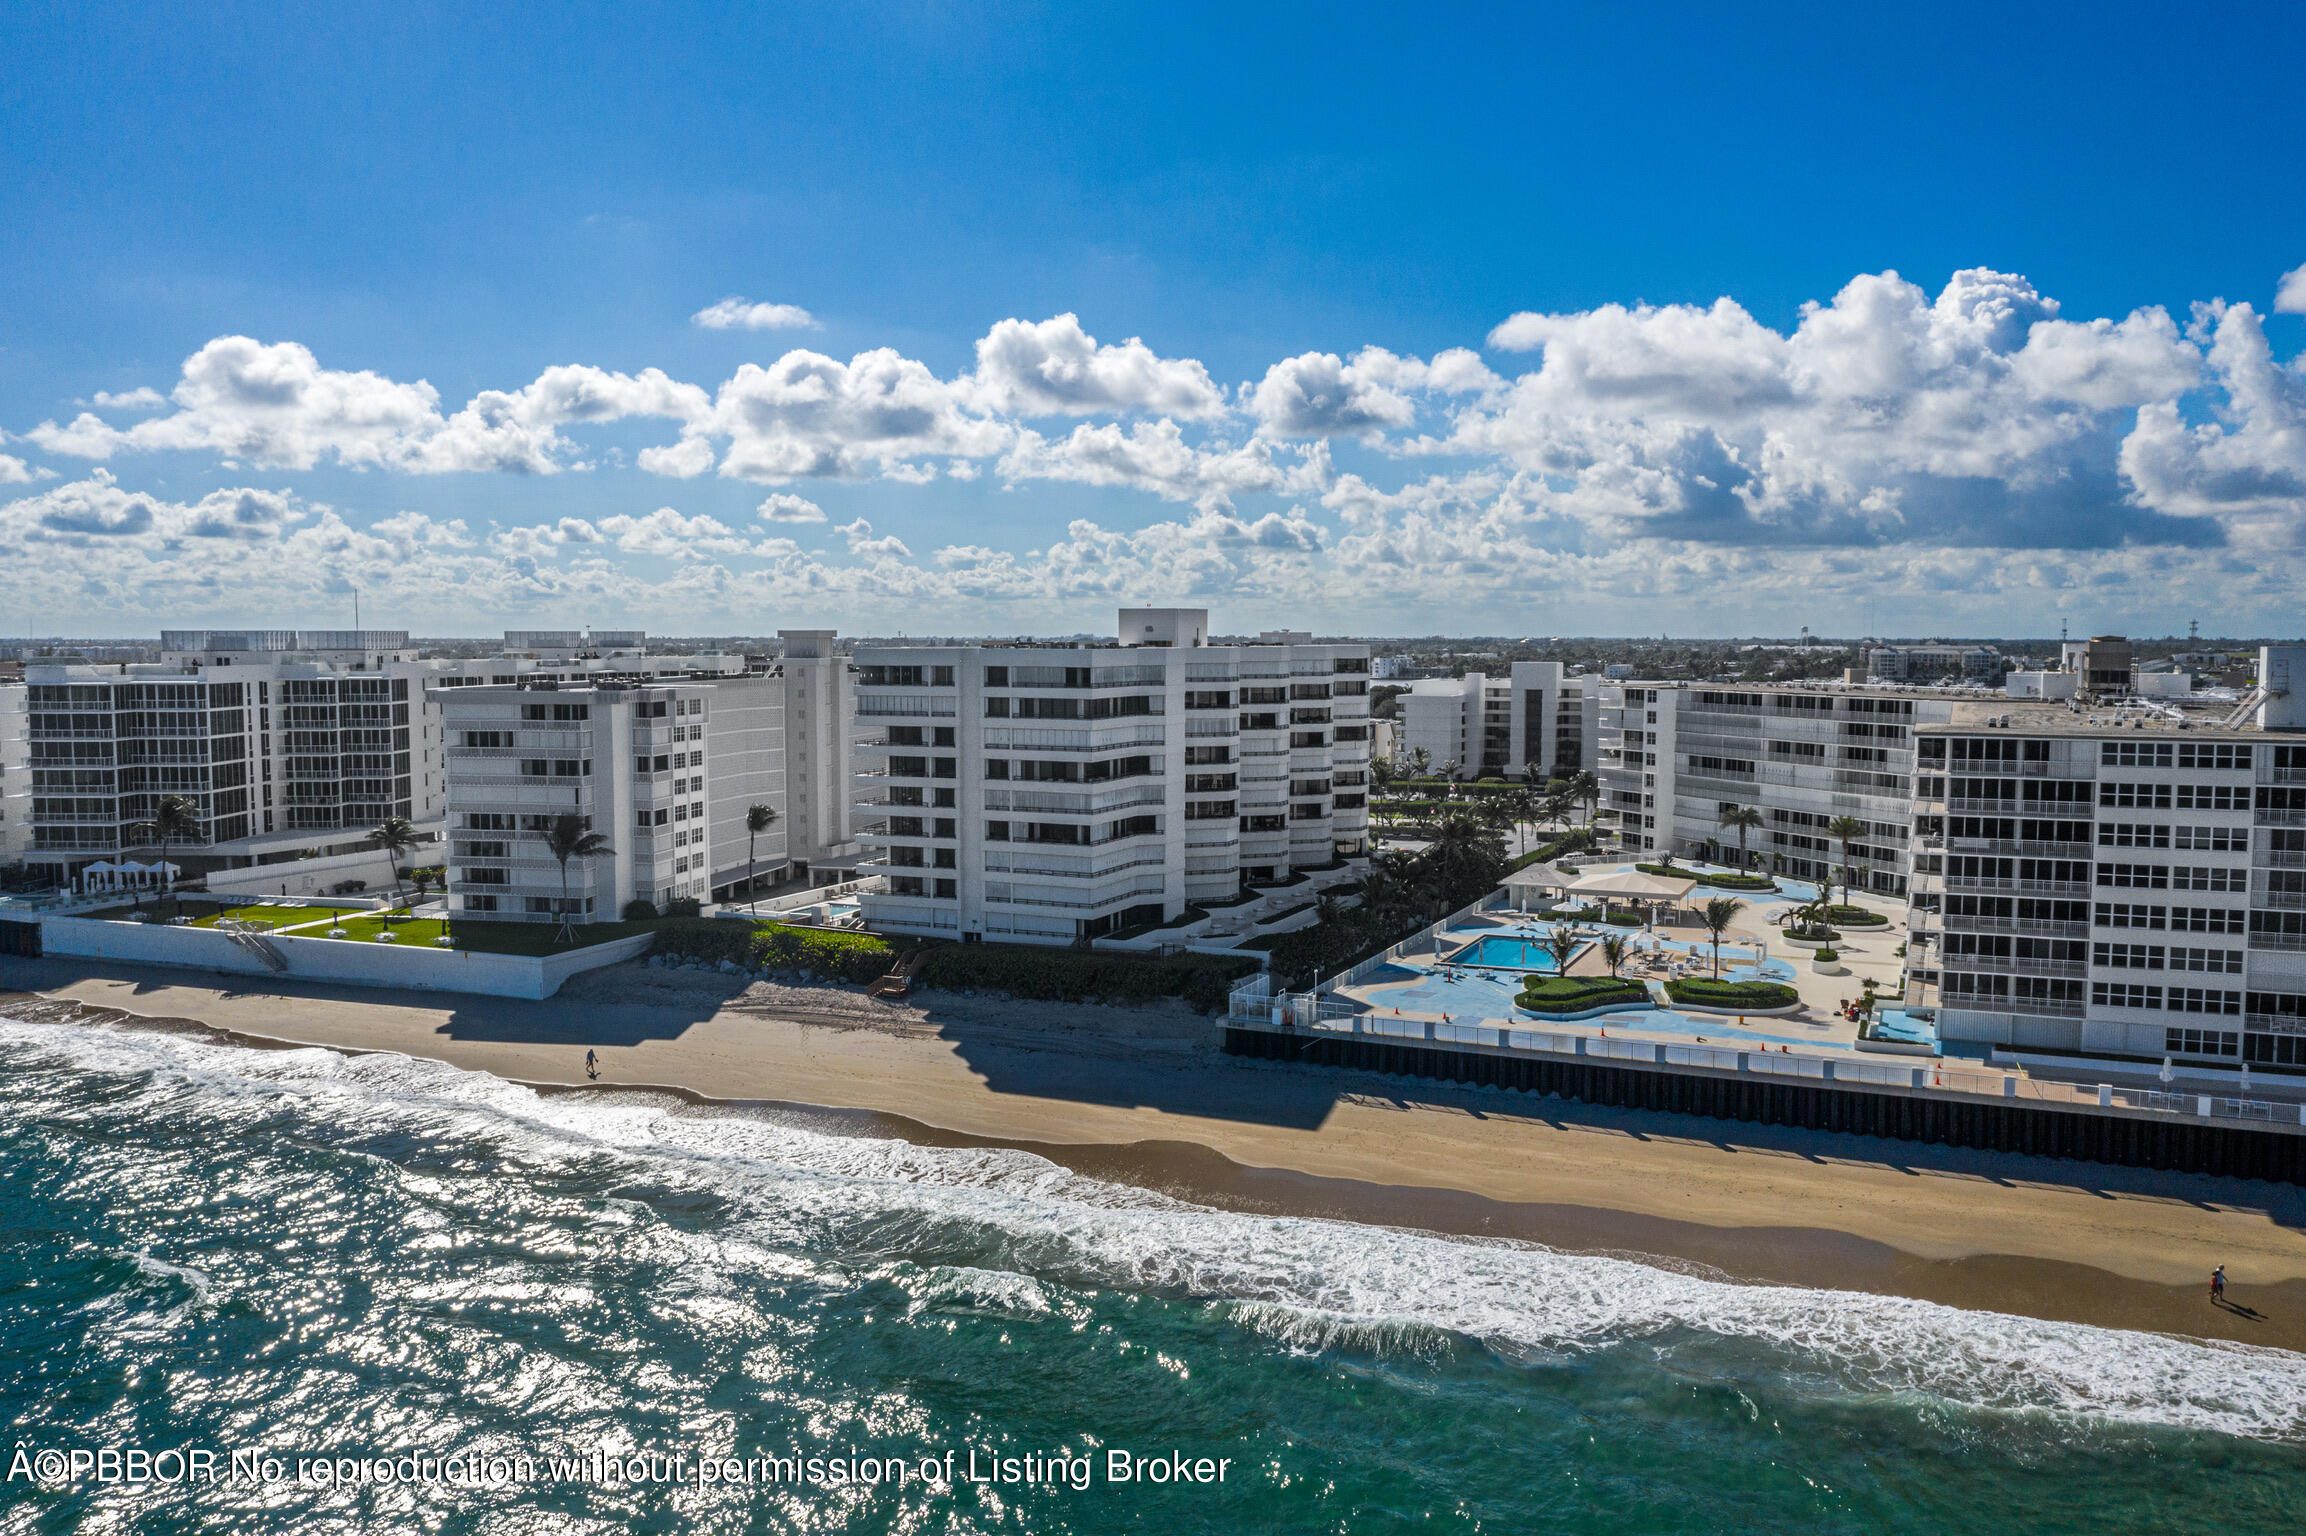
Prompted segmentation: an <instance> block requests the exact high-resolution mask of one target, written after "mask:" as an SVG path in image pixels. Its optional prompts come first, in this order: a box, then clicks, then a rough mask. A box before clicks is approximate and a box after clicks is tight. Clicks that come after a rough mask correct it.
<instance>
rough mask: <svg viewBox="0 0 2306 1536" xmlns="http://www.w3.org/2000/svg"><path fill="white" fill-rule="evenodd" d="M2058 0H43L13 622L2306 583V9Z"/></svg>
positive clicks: (984, 614)
mask: <svg viewBox="0 0 2306 1536" xmlns="http://www.w3.org/2000/svg"><path fill="white" fill-rule="evenodd" d="M2009 11H2010V8H2007V7H1996V8H1984V7H1979V8H1970V9H1963V8H1957V7H1941V8H1936V9H1933V10H1932V11H1931V12H1930V13H1929V14H1927V15H1926V16H1920V15H1916V14H1914V13H1892V12H1887V11H1885V12H1883V13H1882V14H1881V15H1879V16H1878V17H1866V16H1853V15H1852V14H1850V11H1849V8H1842V7H1823V6H1820V7H1780V8H1759V9H1742V10H1741V9H1734V8H1732V9H1725V8H1722V7H1717V6H1708V7H1694V6H1693V7H1657V8H1648V9H1623V10H1613V9H1609V8H1598V7H1581V8H1576V9H1574V10H1559V11H1547V10H1540V9H1537V8H1523V9H1520V10H1515V11H1510V12H1509V11H1505V10H1503V9H1502V8H1500V9H1470V8H1467V9H1454V10H1435V11H1432V12H1429V13H1414V14H1413V13H1405V12H1403V11H1401V10H1400V9H1399V8H1395V7H1389V8H1376V7H1370V8H1352V7H1339V6H1325V7H1319V8H1312V7H1307V8H1278V7H1270V8H1264V9H1261V10H1259V11H1257V12H1256V13H1255V14H1247V15H1245V14H1243V13H1241V12H1240V11H1239V10H1238V9H1237V8H1225V9H1218V8H1214V7H1192V6H1175V5H1171V6H1163V7H1158V8H1155V7H1146V8H1141V9H1133V10H1132V9H1123V8H1118V7H1099V8H1090V7H1077V6H1076V7H1047V8H1036V7H1005V8H1000V9H998V10H994V9H964V8H960V7H950V6H918V5H912V6H893V5H892V6H852V7H846V8H843V9H842V14H841V15H840V16H838V17H833V18H828V17H826V16H823V15H821V14H814V13H812V12H806V11H801V10H792V11H787V12H780V13H754V12H751V11H748V10H742V9H738V8H733V7H731V8H704V7H682V6H658V7H648V8H637V7H607V6H601V7H579V6H569V7H551V8H534V9H516V8H510V7H506V8H500V9H498V10H496V11H485V12H484V11H474V12H460V11H453V10H449V9H445V8H439V7H426V6H418V5H395V6H391V7H382V6H379V7H366V6H355V5H347V6H339V7H334V8H331V9H330V10H329V11H328V12H327V14H326V15H325V16H316V17H298V18H292V19H284V18H283V17H282V16H281V15H280V14H278V13H276V12H262V11H257V10H253V9H247V8H239V7H233V6H229V5H219V6H211V7H206V8H201V9H199V10H197V11H170V12H162V11H158V10H143V9H140V8H136V7H130V6H107V7H72V6H58V7H41V8H38V9H34V8H30V7H12V8H10V9H8V10H7V11H6V12H5V13H4V14H5V18H6V19H5V22H4V23H0V47H5V49H6V52H7V55H8V56H9V57H10V59H11V60H12V63H11V66H10V68H9V69H8V70H6V71H5V72H0V143H4V144H5V146H6V150H7V156H6V164H7V167H8V172H9V174H8V176H7V177H6V179H5V183H4V185H0V433H5V434H7V436H6V438H5V439H4V440H0V478H4V479H5V480H6V481H7V482H9V483H6V484H0V535H4V536H5V537H7V538H8V539H9V540H10V541H11V543H13V544H14V546H15V547H16V549H17V551H18V558H15V559H13V560H11V561H10V562H8V564H9V569H8V570H7V571H5V572H0V631H22V630H25V629H32V630H37V631H39V632H57V631H69V632H74V633H88V632H103V631H120V632H135V631H140V630H149V629H151V628H153V627H155V626H156V625H157V624H159V623H160V622H163V621H166V620H169V619H173V618H182V619H186V620H191V619H214V620H218V621H225V620H232V621H245V622H272V623H289V622H308V623H319V622H339V621H341V620H342V618H343V617H344V610H345V608H346V606H347V604H348V602H349V596H348V588H349V586H350V585H351V584H354V583H357V584H358V585H359V586H360V587H361V589H362V592H363V608H364V612H365V613H367V614H368V615H369V616H371V618H372V619H373V620H375V621H379V622H392V623H405V624H407V625H409V626H410V627H413V628H416V629H419V630H421V631H426V632H440V631H444V630H472V631H485V630H487V629H489V628H492V627H494V626H496V625H497V624H498V623H499V622H502V623H507V624H531V623H543V622H553V623H576V622H584V621H591V622H595V623H602V624H610V623H639V624H645V625H647V626H649V627H651V628H653V629H657V630H661V631H668V632H678V631H683V630H692V631H693V630H732V629H733V630H748V631H760V630H769V629H774V628H776V627H778V626H779V625H794V624H815V623H835V624H839V625H841V626H842V627H843V628H847V629H853V630H854V629H870V630H887V629H891V628H896V627H900V626H902V627H908V628H915V629H936V628H943V629H961V630H970V631H976V630H984V631H1023V630H1042V631H1061V630H1073V629H1078V628H1083V627H1097V626H1099V625H1101V624H1103V623H1107V622H1109V618H1107V614H1108V611H1109V609H1110V608H1111V606H1112V605H1113V603H1114V602H1115V601H1116V600H1121V599H1132V598H1150V599H1154V600H1179V601H1195V602H1206V603H1207V604H1208V605H1209V606H1211V607H1212V608H1214V609H1216V610H1217V622H1218V623H1219V625H1220V626H1221V627H1225V626H1227V625H1229V624H1231V625H1238V626H1240V627H1248V628H1255V627H1262V626H1264V625H1268V624H1279V623H1289V624H1293V625H1306V626H1310V627H1313V628H1316V629H1320V630H1323V631H1338V630H1350V629H1368V630H1385V631H1417V632H1424V631H1447V632H1476V631H1487V632H1510V633H1561V632H1597V631H1599V632H1658V631H1662V630H1671V631H1674V632H1677V633H1743V632H1751V631H1755V630H1769V629H1778V630H1790V629H1791V628H1792V627H1793V626H1794V625H1796V624H1799V623H1808V624H1810V625H1812V627H1814V628H1818V629H1821V630H1827V631H1854V630H1857V629H1860V628H1864V627H1867V626H1868V625H1869V624H1878V625H1879V626H1880V627H1882V628H1884V629H1888V630H1892V631H1898V632H1919V631H1923V630H1938V629H1958V630H1968V631H1971V632H1978V631H1993V632H2002V631H2009V630H2015V629H2021V628H2032V629H2034V630H2035V631H2037V632H2046V631H2048V630H2049V629H2051V628H2053V627H2054V626H2055V624H2056V623H2057V622H2058V621H2059V619H2061V618H2066V619H2070V620H2071V621H2072V622H2074V623H2075V624H2077V626H2079V627H2084V628H2091V627H2129V628H2134V629H2138V630H2141V631H2146V630H2154V629H2167V628H2174V627H2179V626H2182V625H2183V624H2184V622H2185V621H2186V620H2187V619H2188V618H2195V617H2198V618H2200V619H2202V620H2203V622H2204V624H2205V627H2206V628H2221V629H2222V628H2227V627H2232V628H2236V629H2239V630H2242V631H2244V632H2258V631H2266V632H2284V633H2287V632H2295V631H2297V630H2298V629H2299V628H2300V627H2301V626H2300V625H2299V624H2298V622H2297V617H2296V612H2297V609H2296V603H2295V598H2294V595H2293V593H2294V588H2295V585H2296V579H2295V572H2296V563H2295V562H2296V560H2297V557H2298V555H2299V552H2300V546H2301V527H2302V526H2306V368H2301V366H2300V363H2299V353H2300V349H2301V342H2302V340H2306V324H2302V321H2301V319H2300V316H2299V314H2298V313H2296V312H2293V311H2295V310H2306V279H2301V280H2300V281H2299V282H2298V283H2297V284H2296V285H2295V291H2294V293H2293V295H2292V298H2293V300H2294V303H2293V304H2287V305H2286V304H2285V303H2283V302H2282V301H2281V300H2280V299H2278V293H2279V292H2280V291H2281V287H2280V285H2281V283H2282V280H2283V278H2284V275H2285V274H2288V273H2291V272H2293V271H2296V270H2298V269H2300V268H2301V267H2302V266H2306V213H2302V212H2301V206H2302V205H2301V203H2300V201H2299V199H2298V196H2297V191H2298V186H2297V175H2298V171H2297V168H2298V167H2299V166H2300V165H2302V164H2306V118H2302V117H2301V115H2300V114H2299V113H2298V112H2297V111H2296V109H2295V100H2296V80H2295V63H2296V60H2297V59H2298V58H2300V57H2302V56H2306V19H2302V13H2300V12H2299V11H2298V10H2297V9H2296V8H2294V7H2274V6H2265V7H2253V8H2228V9H2220V8H2216V7H2209V8H2199V7H2198V8H2193V9H2190V10H2189V11H2187V12H2186V13H2185V15H2184V17H2183V18H2182V19H2181V18H2178V17H2176V16H2175V15H2174V13H2169V12H2166V11H2165V12H2161V13H2155V12H2149V11H2144V10H2131V9H2125V8H2122V7H2092V8H2088V9H2083V8H2073V9H2070V10H2059V9H2051V8H2042V9H2038V10H2035V11H2032V12H2030V13H2028V14H2027V15H2024V16H2013V15H2011V14H2009ZM1893 272H1894V273H1896V274H1898V277H1897V278H1896V279H1892V278H1890V277H1888V276H1887V275H1886V274H1890V273H1893ZM1957 274H1962V275H1961V276H1959V277H1957ZM730 297H741V298H742V299H743V300H745V301H746V303H747V304H748V305H760V306H788V307H790V308H791V309H796V310H799V311H805V313H806V321H807V323H805V324H803V323H787V324H774V325H763V326H760V327H758V328H755V327H750V326H747V325H744V324H736V325H728V326H723V327H720V328H715V327H713V326H711V325H706V324H700V323H698V322H697V321H696V320H695V319H693V318H692V317H694V316H697V315H699V314H700V313H706V312H709V311H710V307H711V306H713V305H715V304H716V303H718V302H719V301H721V300H724V299H727V298H730ZM1725 299H1726V300H1727V301H1728V305H1727V307H1726V308H1725V307H1724V306H1723V305H1722V304H1721V303H1720V302H1719V301H1723V300H1725ZM1811 305H1817V306H1822V307H1821V308H1820V309H1818V310H1817V311H1815V312H1814V313H1813V312H1811V311H1810V310H1809V309H1808V308H1807V307H1806V306H1811ZM747 313H749V314H750V317H751V318H754V319H759V320H769V319H779V318H781V319H783V320H786V321H796V322H797V321H798V320H800V319H801V317H800V316H797V315H794V314H791V313H784V314H782V315H777V314H771V313H768V312H767V311H766V310H763V311H759V312H750V311H748V312H747ZM1067 316H1071V317H1075V318H1073V319H1072V320H1069V321H1068V320H1064V319H1063V317H1067ZM2099 322H2103V323H2102V324H2101V323H2099ZM240 338H245V341H242V340H238V339H240ZM1133 338H1141V344H1139V345H1137V346H1135V347H1131V346H1130V345H1129V343H1131V341H1132V339H1133ZM748 365H750V370H751V371H750V372H747V369H748ZM556 369H557V370H561V371H560V372H559V373H553V372H551V371H550V370H556ZM648 370H657V372H656V373H655V374H651V373H649V372H648ZM420 385H422V386H425V387H427V388H428V390H429V395H428V394H427V391H426V389H423V388H419V386H420ZM146 390H148V391H152V392H153V393H152V394H151V395H141V394H138V393H137V392H138V391H146ZM44 424H45V425H44Z"/></svg>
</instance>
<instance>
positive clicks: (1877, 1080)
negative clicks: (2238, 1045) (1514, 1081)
mask: <svg viewBox="0 0 2306 1536" xmlns="http://www.w3.org/2000/svg"><path fill="white" fill-rule="evenodd" d="M1230 1022H1231V1023H1232V1024H1233V1025H1235V1026H1237V1027H1239V1028H1242V1029H1245V1030H1255V1031H1266V1032H1274V1033H1279V1034H1284V1035H1287V1034H1294V1033H1299V1032H1303V1033H1306V1034H1319V1035H1324V1036H1343V1037H1346V1038H1365V1039H1370V1040H1384V1041H1412V1042H1419V1043H1424V1044H1432V1045H1439V1046H1454V1047H1458V1048H1470V1049H1472V1050H1476V1051H1479V1052H1482V1053H1484V1054H1488V1053H1503V1054H1505V1055H1508V1056H1515V1057H1519V1056H1546V1057H1562V1056H1568V1057H1582V1058H1586V1059H1589V1060H1596V1061H1611V1062H1627V1063H1632V1064H1635V1065H1638V1066H1647V1067H1690V1068H1699V1069H1703V1070H1709V1071H1715V1072H1731V1073H1738V1074H1742V1075H1747V1076H1759V1077H1771V1078H1804V1079H1808V1080H1811V1081H1815V1082H1836V1083H1864V1084H1870V1085H1873V1086H1877V1087H1884V1088H1895V1089H1900V1090H1903V1091H1906V1092H1911V1093H1923V1094H1931V1095H1960V1096H1963V1097H1965V1098H1990V1099H2001V1100H2017V1101H2022V1102H2029V1103H2038V1104H2060V1105H2069V1106H2074V1107H2078V1108H2121V1109H2129V1110H2140V1111H2145V1112H2149V1113H2153V1114H2163V1115H2176V1116H2185V1117H2189V1118H2192V1119H2198V1120H2239V1121H2251V1122H2256V1123H2259V1124H2263V1125H2270V1126H2274V1125H2279V1126H2291V1125H2297V1126H2301V1127H2306V1105H2292V1104H2285V1103H2277V1102H2272V1101H2268V1100H2263V1099H2244V1098H2237V1097H2232V1096H2226V1095H2216V1094H2195V1093H2163V1092H2155V1091H2149V1090H2146V1089H2139V1088H2123V1087H2117V1086H2115V1085H2113V1084H2111V1083H2069V1082H2059V1081H2054V1080H2047V1079H2041V1078H2031V1077H2025V1076H2022V1075H2020V1074H2017V1073H2010V1072H1974V1071H1968V1070H1965V1069H1963V1068H1961V1067H1948V1066H1943V1065H1935V1064H1925V1065H1918V1066H1917V1065H1909V1064H1906V1063H1903V1062H1898V1063H1893V1062H1886V1061H1866V1060H1858V1059H1854V1058H1847V1057H1843V1056H1841V1055H1833V1056H1823V1055H1816V1054H1811V1053H1796V1052H1785V1051H1766V1050H1755V1051H1741V1050H1738V1049H1736V1048H1734V1047H1729V1046H1711V1045H1679V1044H1675V1043H1673V1042H1670V1041H1658V1040H1625V1039H1618V1038H1615V1037H1612V1036H1607V1035H1580V1034H1570V1033H1561V1032H1553V1031H1546V1030H1534V1029H1516V1028H1514V1027H1513V1026H1512V1025H1511V1024H1509V1023H1507V1022H1506V1021H1504V1020H1501V1019H1485V1020H1481V1021H1479V1022H1451V1023H1447V1024H1444V1023H1439V1022H1435V1021H1431V1020H1425V1019H1412V1018H1395V1017H1392V1016H1390V1015H1386V1014H1381V1013H1365V1012H1362V1011H1360V1009H1359V1007H1358V1005H1356V1004H1352V1003H1347V1002H1342V1001H1340V1000H1338V999H1336V998H1325V997H1322V996H1320V995H1318V994H1315V993H1311V992H1302V993H1295V994H1283V995H1281V996H1278V997H1276V996H1273V995H1272V978H1271V977H1270V976H1268V975H1264V974H1262V973H1261V974H1259V975H1257V976H1254V977H1251V978H1250V979H1249V980H1248V981H1247V982H1246V983H1244V984H1243V985H1242V986H1240V987H1238V988H1236V989H1235V991H1234V993H1233V1006H1232V1008H1231V1009H1230Z"/></svg>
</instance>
